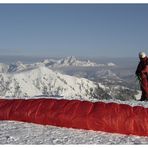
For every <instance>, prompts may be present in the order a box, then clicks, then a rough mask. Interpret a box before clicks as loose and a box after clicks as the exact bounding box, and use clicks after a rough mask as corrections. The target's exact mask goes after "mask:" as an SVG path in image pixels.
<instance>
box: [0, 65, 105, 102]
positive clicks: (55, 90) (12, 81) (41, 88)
mask: <svg viewBox="0 0 148 148" xmlns="http://www.w3.org/2000/svg"><path fill="white" fill-rule="evenodd" d="M0 84H1V85H0V96H5V97H8V96H10V97H25V96H26V97H28V96H42V95H44V96H45V95H46V96H58V97H60V96H61V97H65V98H78V99H86V100H87V99H90V98H94V97H95V98H99V97H100V96H99V94H98V93H99V92H100V91H102V92H100V95H102V94H104V91H103V89H101V87H99V86H98V85H97V84H96V83H95V82H92V81H90V80H87V79H84V78H77V77H74V76H69V75H64V74H61V73H58V72H55V71H53V70H51V69H49V68H47V67H45V66H41V67H38V68H34V69H31V70H27V71H22V72H15V73H1V74H0ZM106 95H107V94H106Z"/></svg>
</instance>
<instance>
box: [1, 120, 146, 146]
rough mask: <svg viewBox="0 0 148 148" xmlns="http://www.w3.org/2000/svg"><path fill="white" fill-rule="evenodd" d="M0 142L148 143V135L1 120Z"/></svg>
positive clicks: (61, 143) (57, 143) (62, 143)
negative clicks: (141, 135) (112, 132)
mask: <svg viewBox="0 0 148 148" xmlns="http://www.w3.org/2000/svg"><path fill="white" fill-rule="evenodd" d="M0 144H36V145H37V144H50V145H55V144H56V145H66V144H73V145H76V144H89V145H90V144H91V145H94V144H148V137H140V136H132V135H122V134H111V133H105V132H100V131H97V132H96V131H91V130H82V129H72V128H60V127H55V126H49V125H46V126H45V125H38V124H32V123H23V122H14V121H0Z"/></svg>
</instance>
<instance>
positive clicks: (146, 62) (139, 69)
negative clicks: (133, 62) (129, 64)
mask: <svg viewBox="0 0 148 148" xmlns="http://www.w3.org/2000/svg"><path fill="white" fill-rule="evenodd" d="M146 66H148V57H145V58H144V59H141V60H140V62H139V64H138V66H137V70H136V72H135V74H136V75H137V76H138V77H141V76H142V71H143V70H144V69H145V68H146Z"/></svg>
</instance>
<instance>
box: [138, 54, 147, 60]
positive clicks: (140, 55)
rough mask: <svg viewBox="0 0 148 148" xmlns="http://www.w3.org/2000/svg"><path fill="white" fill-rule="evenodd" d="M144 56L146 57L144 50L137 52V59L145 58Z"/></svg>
mask: <svg viewBox="0 0 148 148" xmlns="http://www.w3.org/2000/svg"><path fill="white" fill-rule="evenodd" d="M145 57H146V54H145V52H139V59H140V60H143V59H145Z"/></svg>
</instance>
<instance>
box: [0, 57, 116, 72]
mask: <svg viewBox="0 0 148 148" xmlns="http://www.w3.org/2000/svg"><path fill="white" fill-rule="evenodd" d="M40 66H45V67H48V68H60V67H70V66H71V67H113V66H116V65H115V64H114V63H106V64H97V63H94V62H91V61H90V60H78V59H76V58H75V57H74V56H70V57H66V58H62V59H58V60H57V59H45V60H43V61H41V62H36V63H33V64H24V63H22V62H21V61H18V62H16V63H12V64H10V65H6V64H2V63H1V64H0V73H3V72H18V71H24V70H28V69H34V68H37V67H40Z"/></svg>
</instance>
